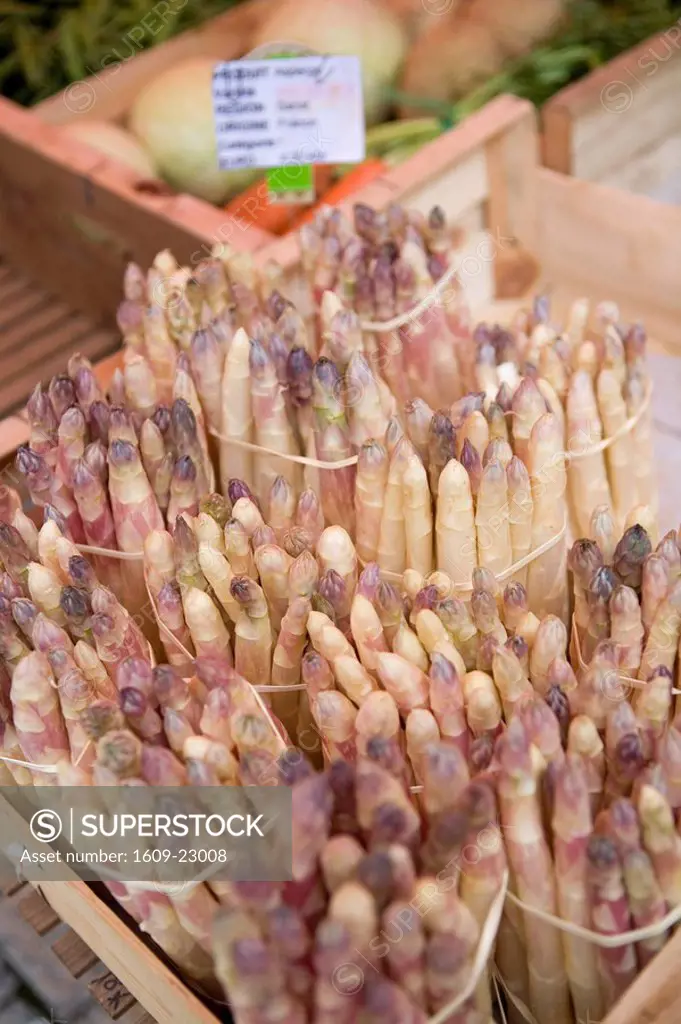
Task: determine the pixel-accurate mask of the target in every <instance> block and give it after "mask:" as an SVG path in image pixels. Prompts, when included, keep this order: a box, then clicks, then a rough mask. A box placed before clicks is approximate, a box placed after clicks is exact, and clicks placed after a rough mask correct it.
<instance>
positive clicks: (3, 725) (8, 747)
mask: <svg viewBox="0 0 681 1024" xmlns="http://www.w3.org/2000/svg"><path fill="white" fill-rule="evenodd" d="M0 754H2V755H3V756H4V757H9V758H12V759H13V760H14V761H24V760H26V758H25V755H24V752H23V750H22V748H21V746H20V745H19V739H18V737H17V733H16V729H15V728H14V726H13V725H12V724H11V722H9V721H7V722H6V721H3V720H2V718H0ZM2 763H3V765H4V767H5V768H6V771H7V774H8V776H9V778H7V776H4V775H3V782H2V785H3V786H11V785H15V786H32V785H33V775H32V773H31V771H30V769H29V768H24V767H22V766H21V765H18V764H13V763H12V761H5V762H2ZM38 782H39V785H42V784H44V780H43V781H41V780H38Z"/></svg>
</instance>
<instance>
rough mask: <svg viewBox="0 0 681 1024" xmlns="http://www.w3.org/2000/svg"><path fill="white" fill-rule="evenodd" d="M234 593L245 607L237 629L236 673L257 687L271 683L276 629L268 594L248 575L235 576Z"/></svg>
mask: <svg viewBox="0 0 681 1024" xmlns="http://www.w3.org/2000/svg"><path fill="white" fill-rule="evenodd" d="M231 592H232V597H233V598H234V599H235V601H237V602H238V604H239V606H240V608H241V613H240V615H239V618H238V620H237V623H236V626H235V630H234V657H235V667H236V670H237V672H239V673H240V674H241V675H242V676H243V677H244V678H245V679H247V680H248V681H249V682H250V683H253V684H254V685H256V684H261V685H262V684H268V683H269V682H270V678H271V669H272V630H271V625H270V617H269V613H268V609H267V602H266V600H265V595H264V594H263V591H262V589H261V588H260V587H259V586H258V584H257V583H255V582H254V580H252V579H249V578H248V577H247V576H235V577H234V579H233V580H232V583H231Z"/></svg>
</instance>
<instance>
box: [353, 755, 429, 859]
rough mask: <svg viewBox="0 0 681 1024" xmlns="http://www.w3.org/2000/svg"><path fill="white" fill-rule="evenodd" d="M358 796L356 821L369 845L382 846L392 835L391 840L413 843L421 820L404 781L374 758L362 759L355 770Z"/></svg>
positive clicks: (412, 844) (410, 844)
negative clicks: (377, 762) (380, 844)
mask: <svg viewBox="0 0 681 1024" xmlns="http://www.w3.org/2000/svg"><path fill="white" fill-rule="evenodd" d="M433 788H435V784H433ZM356 798H357V821H358V822H359V825H360V828H361V829H362V831H363V833H364V834H365V835H367V836H368V837H369V844H370V845H372V843H374V844H375V845H379V843H381V840H382V839H383V841H385V840H386V838H387V835H390V836H391V840H390V841H391V842H396V843H400V844H402V845H404V846H407V847H409V848H411V847H413V846H414V844H415V843H416V841H417V839H418V836H419V834H420V820H419V816H418V813H417V811H416V809H415V808H414V806H413V805H412V803H411V800H410V798H409V795H408V794H407V793H406V791H405V789H404V785H403V783H402V782H401V781H399V780H398V779H396V778H394V777H393V776H392V775H391V774H390V772H388V771H387V770H386V769H385V768H382V767H381V766H380V765H378V764H376V763H375V762H374V761H370V760H365V759H361V760H360V761H359V762H358V764H357V769H356Z"/></svg>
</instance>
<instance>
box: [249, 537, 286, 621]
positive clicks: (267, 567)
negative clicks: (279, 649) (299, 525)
mask: <svg viewBox="0 0 681 1024" xmlns="http://www.w3.org/2000/svg"><path fill="white" fill-rule="evenodd" d="M254 561H255V566H256V569H257V571H258V575H259V577H260V583H261V585H262V589H263V591H264V594H265V599H266V601H267V607H268V609H269V616H270V621H271V624H272V629H273V630H274V631H275V633H276V632H278V631H279V628H280V626H281V620H282V618H283V617H284V615H285V613H286V609H287V607H288V571H289V569H290V566H291V558H290V557H289V556H288V555H287V554H286V552H285V551H284V549H283V548H280V547H278V546H277V545H276V544H264V545H263V546H262V547H259V548H258V549H257V550H256V552H255V558H254Z"/></svg>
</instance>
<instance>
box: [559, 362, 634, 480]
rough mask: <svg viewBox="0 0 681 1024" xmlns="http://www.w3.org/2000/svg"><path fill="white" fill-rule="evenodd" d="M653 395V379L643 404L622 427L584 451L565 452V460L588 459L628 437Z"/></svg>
mask: <svg viewBox="0 0 681 1024" xmlns="http://www.w3.org/2000/svg"><path fill="white" fill-rule="evenodd" d="M652 397H653V384H652V381H648V383H647V386H646V390H645V394H644V396H643V401H642V402H641V405H640V406H639V408H638V409H637V410H636V412H635V413H634V415H633V416H630V417H629V418H628V419H627V420H625V421H624V423H623V424H622V426H621V427H619V428H618V429H617V430H616V431H615V432H614V433H613V434H610V435H609V436H608V437H604V438H603V440H602V441H597V442H595V443H594V444H592V445H589V446H588V447H587V448H584V449H583V450H582V451H566V452H564V456H565V461H566V462H576V461H577V460H578V459H586V458H589V456H591V455H598V454H600V452H605V451H607V450H608V448H611V447H612V445H614V444H615V442H616V441H619V440H620V439H621V438H623V437H626V436H627V434H630V433H631V432H632V430H634V429H635V428H636V427H637V426H638V424H639V423H640V422H641V419H642V418H643V416H644V415H645V413H646V412H647V411H648V408H649V406H650V403H651V401H652Z"/></svg>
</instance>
